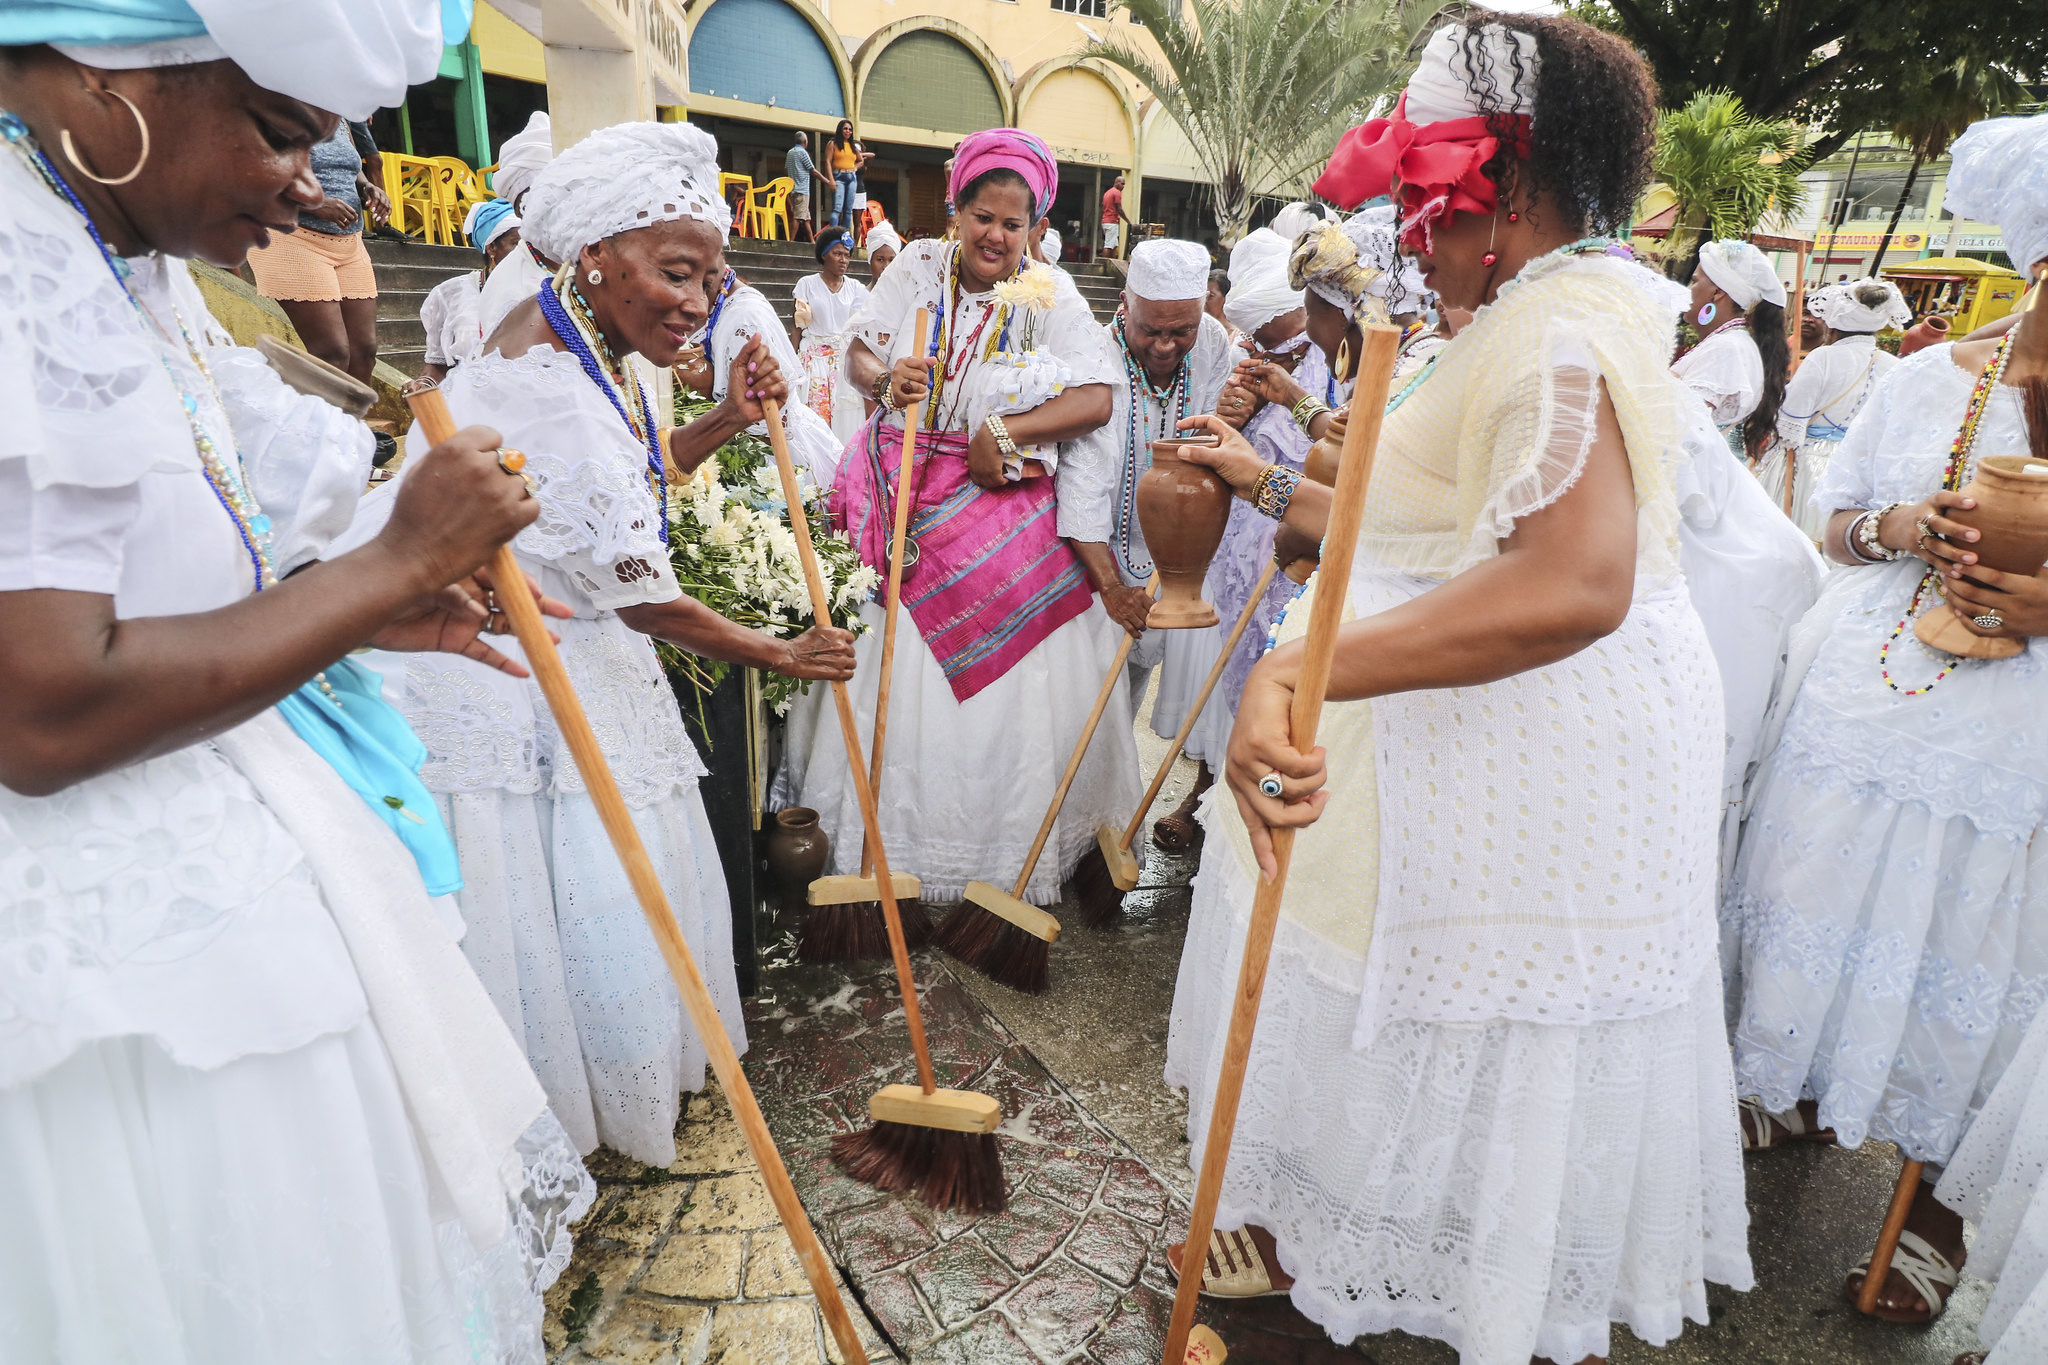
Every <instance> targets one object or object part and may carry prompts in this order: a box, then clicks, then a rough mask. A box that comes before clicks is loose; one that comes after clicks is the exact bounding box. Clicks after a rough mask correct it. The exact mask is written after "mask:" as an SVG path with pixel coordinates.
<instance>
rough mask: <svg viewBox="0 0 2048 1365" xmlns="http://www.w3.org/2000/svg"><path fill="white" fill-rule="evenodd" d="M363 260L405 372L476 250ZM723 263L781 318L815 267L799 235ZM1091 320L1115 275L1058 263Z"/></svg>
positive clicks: (382, 328)
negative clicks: (433, 307) (423, 311)
mask: <svg viewBox="0 0 2048 1365" xmlns="http://www.w3.org/2000/svg"><path fill="white" fill-rule="evenodd" d="M370 260H371V261H372V262H374V263H375V265H376V267H377V358H378V359H379V360H382V361H385V362H386V363H388V364H390V365H392V366H395V367H396V368H397V369H398V370H399V371H400V372H401V373H403V374H404V375H406V376H407V377H408V378H410V377H411V376H413V375H416V374H418V373H419V372H420V367H421V366H422V365H424V364H425V363H426V346H427V334H426V331H425V329H424V328H422V327H421V326H420V304H421V303H423V302H425V300H426V297H427V293H428V291H430V290H431V289H433V287H434V286H435V285H437V284H439V283H441V281H443V280H445V279H447V278H448V277H449V276H451V275H460V274H462V273H463V272H464V271H467V270H474V269H476V268H477V266H478V264H479V263H480V262H481V260H482V258H481V256H479V254H478V253H477V252H474V251H471V250H470V249H469V248H467V247H459V246H428V245H425V244H423V243H419V242H411V241H407V242H395V241H392V240H391V239H390V238H388V237H371V238H370ZM725 260H726V264H727V265H730V266H731V267H732V268H733V269H734V270H736V271H738V272H739V274H740V278H742V279H744V280H745V281H746V282H747V283H748V284H751V285H753V286H754V288H756V289H758V290H760V291H761V292H762V294H764V295H766V296H767V299H768V301H769V302H770V303H772V304H774V305H775V313H776V316H778V317H780V318H781V319H782V321H783V324H784V325H785V326H788V325H790V324H791V323H793V321H794V309H795V304H794V301H793V299H792V297H791V295H792V293H793V291H794V290H795V289H796V282H797V281H798V280H800V279H802V278H803V277H804V276H806V275H810V274H814V273H815V272H816V271H817V269H818V263H817V260H816V258H815V257H813V256H812V255H811V248H810V244H809V243H807V242H763V241H757V240H754V239H752V238H745V237H736V238H734V239H733V241H732V244H731V245H730V246H728V247H727V248H726V251H725ZM1064 269H1065V270H1066V272H1067V273H1068V274H1069V275H1071V276H1072V277H1073V280H1074V285H1075V287H1076V288H1078V289H1079V290H1080V291H1081V297H1082V298H1083V299H1085V300H1087V302H1088V307H1089V308H1090V310H1092V311H1093V312H1094V314H1095V317H1096V320H1097V321H1098V322H1108V321H1109V319H1110V318H1111V316H1113V315H1114V314H1115V312H1116V306H1117V301H1118V299H1119V298H1120V297H1121V295H1122V292H1123V277H1122V276H1121V275H1119V274H1117V273H1116V272H1115V271H1114V270H1112V269H1111V268H1110V267H1109V266H1107V265H1104V264H1102V263H1101V262H1099V261H1098V262H1093V263H1090V264H1086V265H1080V264H1073V265H1068V266H1066V267H1064ZM853 273H854V278H855V279H858V280H860V281H862V282H863V283H865V282H866V281H867V278H868V274H867V263H866V262H864V261H858V260H857V261H855V262H854V264H853Z"/></svg>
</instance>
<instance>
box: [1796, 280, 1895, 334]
mask: <svg viewBox="0 0 2048 1365" xmlns="http://www.w3.org/2000/svg"><path fill="white" fill-rule="evenodd" d="M1870 290H1878V291H1881V292H1882V293H1883V294H1884V297H1883V298H1882V299H1880V300H1878V301H1877V302H1876V303H1873V304H1864V303H1861V302H1859V301H1858V300H1857V298H1856V296H1857V295H1858V294H1861V293H1866V292H1868V291H1870ZM1806 311H1807V312H1809V313H1811V314H1813V315H1814V316H1815V317H1817V318H1819V319H1820V320H1821V321H1822V322H1825V323H1826V324H1827V325H1828V326H1830V327H1832V328H1834V329H1835V330H1836V331H1837V332H1881V331H1883V330H1884V329H1885V328H1887V327H1904V326H1905V325H1906V324H1907V323H1909V322H1911V321H1912V320H1913V310H1912V309H1911V308H1909V307H1907V306H1906V296H1905V295H1904V294H1901V293H1900V292H1899V287H1898V286H1897V285H1895V284H1893V283H1892V282H1891V281H1890V280H1877V279H1869V280H1844V281H1843V282H1842V283H1840V284H1831V285H1829V286H1828V287H1827V288H1825V289H1817V290H1815V291H1814V292H1813V293H1811V294H1809V295H1807V296H1806Z"/></svg>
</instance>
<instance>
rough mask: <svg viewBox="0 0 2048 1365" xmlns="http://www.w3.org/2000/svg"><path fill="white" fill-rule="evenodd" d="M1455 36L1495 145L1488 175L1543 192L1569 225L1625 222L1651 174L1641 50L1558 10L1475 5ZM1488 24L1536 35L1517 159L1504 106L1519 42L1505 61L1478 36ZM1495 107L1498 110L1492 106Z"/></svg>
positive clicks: (1653, 107)
mask: <svg viewBox="0 0 2048 1365" xmlns="http://www.w3.org/2000/svg"><path fill="white" fill-rule="evenodd" d="M1463 22H1464V27H1465V32H1464V34H1463V36H1462V37H1461V38H1460V40H1459V45H1460V48H1461V50H1462V52H1463V54H1464V60H1465V66H1466V69H1467V70H1468V71H1470V72H1471V73H1472V80H1473V93H1474V94H1475V95H1476V96H1477V98H1478V102H1479V107H1480V108H1481V109H1485V110H1488V111H1490V112H1489V113H1488V115H1487V117H1488V119H1489V122H1490V123H1491V124H1492V125H1493V131H1494V134H1495V136H1497V137H1499V138H1500V139H1501V144H1500V150H1499V151H1498V152H1496V153H1495V154H1494V155H1493V157H1492V158H1491V159H1489V160H1488V161H1487V163H1486V165H1485V166H1484V167H1482V168H1481V169H1482V170H1483V171H1484V173H1485V175H1486V176H1487V178H1488V179H1490V180H1492V181H1493V182H1494V183H1495V184H1499V183H1501V180H1502V177H1503V176H1506V175H1509V174H1513V175H1514V176H1516V177H1519V178H1520V183H1521V186H1522V188H1524V189H1525V190H1527V191H1528V192H1530V193H1531V194H1532V195H1538V196H1541V195H1548V196H1549V197H1550V199H1551V200H1552V202H1554V203H1555V204H1556V205H1557V207H1558V208H1559V209H1560V210H1562V211H1563V212H1564V213H1565V214H1566V215H1567V216H1568V219H1569V221H1567V222H1565V223H1563V224H1561V226H1562V227H1563V228H1564V229H1565V230H1567V231H1571V232H1578V233H1594V232H1602V233H1604V232H1610V231H1612V230H1614V229H1616V228H1618V227H1620V226H1621V225H1622V224H1624V223H1626V222H1628V221H1629V217H1630V215H1631V214H1632V213H1633V212H1634V210H1635V206H1636V201H1637V199H1639V198H1640V197H1641V196H1642V192H1643V187H1644V186H1645V185H1647V184H1648V183H1649V180H1650V161H1651V156H1652V154H1653V153H1654V152H1655V150H1656V142H1657V83H1656V80H1655V79H1654V78H1653V77H1652V76H1651V75H1650V68H1649V65H1648V63H1646V62H1645V61H1644V60H1643V58H1642V55H1641V54H1640V53H1638V52H1637V51H1636V50H1635V49H1634V48H1633V47H1630V46H1629V45H1628V44H1627V43H1625V42H1623V41H1622V40H1621V39H1619V38H1617V37H1615V36H1614V35H1612V34H1609V33H1602V32H1601V31H1600V30H1599V29H1596V28H1593V27H1590V26H1589V25H1586V24H1582V23H1579V22H1578V21H1577V20H1575V19H1566V18H1563V17H1562V16H1558V15H1542V14H1495V13H1492V12H1491V11H1487V10H1479V11H1475V12H1474V13H1472V14H1471V15H1469V16H1468V17H1467V18H1466V19H1465V20H1464V21H1463ZM1489 24H1499V25H1501V26H1502V27H1503V28H1507V29H1512V30H1515V31H1518V32H1521V33H1527V34H1528V35H1529V36H1530V37H1532V38H1534V39H1535V40H1536V100H1535V112H1534V114H1533V115H1532V117H1531V119H1530V127H1529V156H1528V158H1527V159H1526V160H1523V161H1520V162H1517V161H1516V160H1515V152H1514V132H1515V125H1514V123H1513V120H1512V117H1511V116H1510V115H1509V114H1507V113H1506V112H1505V111H1506V109H1507V108H1508V106H1509V104H1510V100H1511V92H1512V91H1514V90H1515V89H1516V88H1517V87H1518V86H1519V85H1520V84H1521V82H1522V80H1523V79H1524V78H1525V77H1526V76H1527V74H1528V73H1527V71H1526V70H1525V69H1524V66H1523V62H1522V54H1521V49H1520V47H1519V46H1514V47H1512V48H1511V54H1512V55H1511V56H1510V57H1509V59H1508V66H1509V68H1510V69H1508V70H1497V69H1496V66H1497V64H1496V63H1495V62H1494V61H1493V60H1492V57H1491V56H1490V54H1489V53H1488V52H1487V50H1486V48H1485V46H1484V45H1483V44H1482V42H1481V31H1482V30H1484V29H1485V28H1486V27H1487V26H1488V25H1489ZM1494 110H1499V111H1502V112H1491V111H1494Z"/></svg>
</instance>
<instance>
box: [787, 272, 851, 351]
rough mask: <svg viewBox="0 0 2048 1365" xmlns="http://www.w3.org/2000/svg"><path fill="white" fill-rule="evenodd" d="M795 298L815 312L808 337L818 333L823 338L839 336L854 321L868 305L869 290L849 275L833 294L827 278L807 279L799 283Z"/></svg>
mask: <svg viewBox="0 0 2048 1365" xmlns="http://www.w3.org/2000/svg"><path fill="white" fill-rule="evenodd" d="M790 293H791V296H792V297H794V298H796V299H798V300H800V301H801V302H802V303H804V304H805V305H806V306H807V307H809V308H810V310H811V325H810V326H809V327H808V328H807V329H805V334H806V335H810V334H812V333H815V334H816V335H818V336H821V337H827V336H837V335H838V334H839V333H841V332H843V331H845V330H846V327H847V324H848V323H850V322H852V321H853V315H854V314H855V313H857V312H859V311H860V306H861V305H862V304H863V303H865V302H867V297H868V287H867V286H866V285H864V284H862V283H861V282H860V281H859V280H856V279H855V278H853V276H851V275H848V276H847V277H846V278H845V279H843V280H841V281H840V282H839V292H838V293H836V294H835V293H833V292H832V290H831V288H830V287H828V286H827V285H826V283H825V277H824V276H823V275H806V276H804V277H803V278H802V279H800V280H798V281H797V282H796V288H795V289H793V290H791V291H790Z"/></svg>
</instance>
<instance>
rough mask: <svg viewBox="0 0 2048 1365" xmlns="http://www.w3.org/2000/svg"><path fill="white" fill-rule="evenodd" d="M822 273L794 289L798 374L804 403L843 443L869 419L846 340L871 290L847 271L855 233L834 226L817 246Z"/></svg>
mask: <svg viewBox="0 0 2048 1365" xmlns="http://www.w3.org/2000/svg"><path fill="white" fill-rule="evenodd" d="M812 252H813V254H814V255H816V256H817V258H818V273H817V274H815V275H806V276H804V277H803V278H802V279H800V280H798V281H797V282H796V288H795V290H794V291H792V292H793V293H794V295H795V298H796V306H797V319H796V328H797V350H796V357H797V366H798V369H797V373H798V374H799V375H800V376H802V380H803V388H804V406H805V407H807V408H809V409H810V410H811V411H812V412H815V413H816V414H818V416H820V417H822V418H824V419H825V421H826V422H827V424H829V425H830V426H831V428H832V435H833V437H834V438H835V439H836V440H838V442H839V443H840V445H841V446H844V445H845V444H846V443H847V442H848V441H851V440H852V439H853V434H854V433H855V432H856V431H859V430H860V428H861V424H862V423H864V422H866V421H867V409H866V407H865V405H864V404H863V403H862V401H861V395H860V392H859V391H858V390H857V389H855V388H854V387H853V386H852V385H850V384H848V383H847V382H846V363H845V362H846V343H847V342H848V341H849V340H851V339H852V335H853V334H852V332H851V330H850V327H851V324H852V322H853V315H854V314H855V313H858V312H859V311H860V306H861V305H862V304H863V303H866V302H867V298H868V288H867V286H866V285H864V284H862V283H861V282H860V281H859V280H856V279H854V278H853V277H852V276H850V275H848V274H847V273H846V270H847V267H848V266H849V265H851V264H852V262H853V234H852V233H851V232H849V231H847V230H846V229H845V228H843V227H828V228H826V229H825V230H824V231H823V232H820V233H819V234H818V240H817V243H816V245H815V246H813V247H812Z"/></svg>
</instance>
